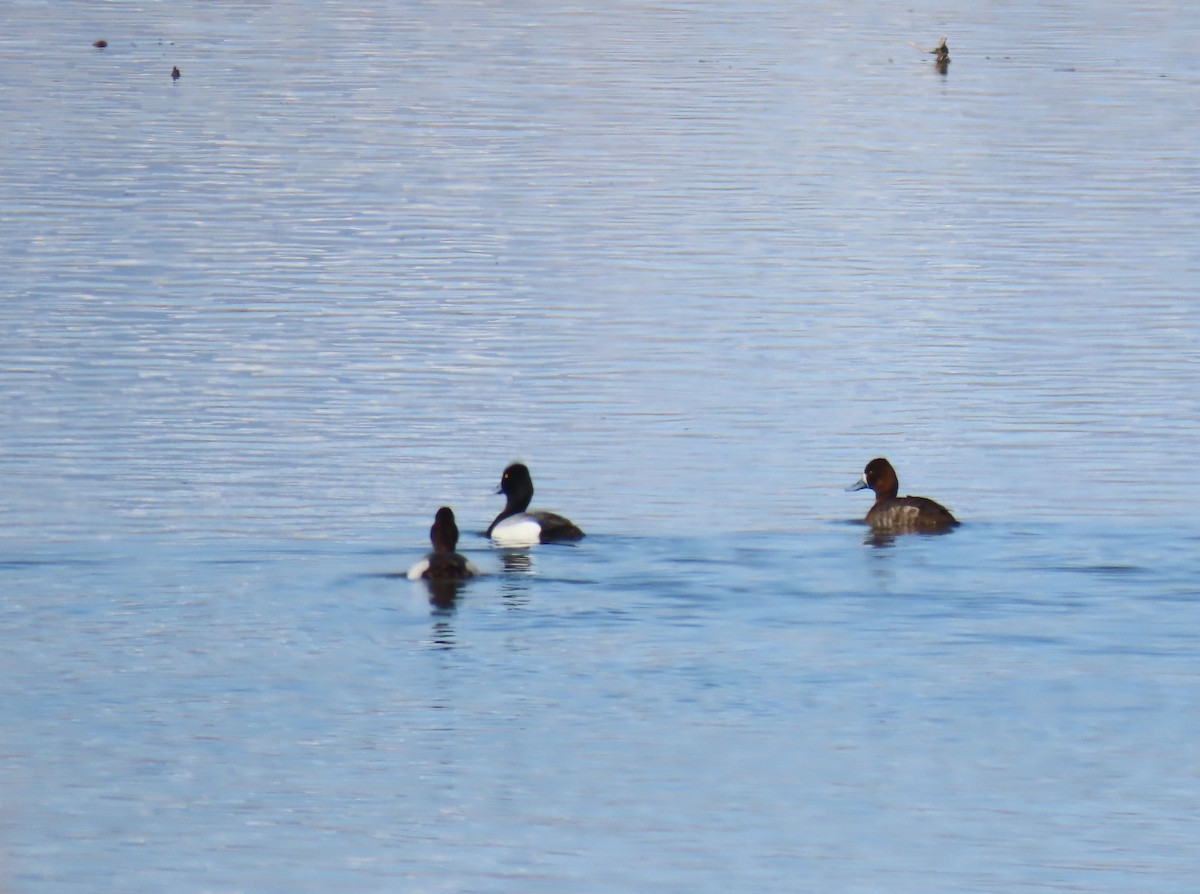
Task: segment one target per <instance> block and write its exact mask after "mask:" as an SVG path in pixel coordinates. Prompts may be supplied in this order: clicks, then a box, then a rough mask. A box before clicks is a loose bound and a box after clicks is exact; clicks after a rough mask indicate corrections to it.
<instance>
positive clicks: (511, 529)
mask: <svg viewBox="0 0 1200 894" xmlns="http://www.w3.org/2000/svg"><path fill="white" fill-rule="evenodd" d="M496 493H498V494H504V495H505V496H506V497H507V498H508V501H507V502H506V503H505V505H504V511H503V512H501V513H500V514H499V515H497V516H496V518H495V519H494V520H493V521H492V523H491V524H490V525H488V529H487V531H486V532H485V533H486V534H487V536H488V537H491V538H492V540H494V541H495V542H496V543H497V544H499V545H500V546H532V545H533V544H535V543H551V542H553V541H555V540H579V539H580V538H581V537H583V531H581V530H580V529H579V528H578V527H576V526H575V525H574V524H573V523H572V522H570V521H569V520H567V519H565V518H563V517H562V516H561V515H556V514H555V513H553V512H544V511H541V510H535V511H532V512H531V511H529V503H530V501H532V500H533V479H532V478H531V477H530V475H529V469H528V467H526V466H525V465H524V463H513V464H512V465H511V466H509V467H508V468H507V469H505V470H504V474H503V475H502V476H501V477H500V487H499V488H498V489H497V491H496Z"/></svg>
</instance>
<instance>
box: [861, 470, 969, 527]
mask: <svg viewBox="0 0 1200 894" xmlns="http://www.w3.org/2000/svg"><path fill="white" fill-rule="evenodd" d="M866 488H870V489H871V490H873V491H874V492H875V505H874V506H872V507H871V509H870V511H869V512H868V513H867V517H866V519H864V521H866V523H867V524H868V525H870V526H871V527H872V528H873V529H874V530H876V531H880V532H884V533H902V532H907V531H921V532H928V533H936V532H942V531H949V530H950V529H951V528H954V527H957V526H958V523H959V522H958V519H956V518H955V517H954V516H953V515H951V514H950V510H949V509H947V508H946V507H945V506H943V505H942V504H941V503H935V502H934V501H933V500H931V499H929V498H928V497H898V496H896V494H897V493H899V491H900V479H899V478H897V477H896V470H895V469H893V468H892V464H891V463H890V462H888V461H887V460H886V459H884V458H883V457H882V456H880V457H877V458H875V459H873V460H871V461H870V462H869V463H867V467H866V468H865V469H863V473H862V477H861V478H859V479H858V481H856V482H855V483H854V484H852V485H850V487H848V488H846V490H864V489H866Z"/></svg>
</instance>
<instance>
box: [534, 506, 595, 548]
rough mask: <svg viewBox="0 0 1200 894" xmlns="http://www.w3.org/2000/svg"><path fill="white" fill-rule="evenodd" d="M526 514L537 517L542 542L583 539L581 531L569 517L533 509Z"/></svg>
mask: <svg viewBox="0 0 1200 894" xmlns="http://www.w3.org/2000/svg"><path fill="white" fill-rule="evenodd" d="M528 514H529V515H532V516H533V517H534V518H535V519H537V523H538V524H539V525H541V528H542V533H541V541H542V543H551V542H553V541H555V540H581V539H583V531H582V530H581V529H580V528H579V527H578V526H576V525H575V523H574V522H572V521H571V520H570V519H567V518H564V517H563V516H561V515H558V514H557V513H554V512H543V511H541V510H535V511H534V512H530V513H528Z"/></svg>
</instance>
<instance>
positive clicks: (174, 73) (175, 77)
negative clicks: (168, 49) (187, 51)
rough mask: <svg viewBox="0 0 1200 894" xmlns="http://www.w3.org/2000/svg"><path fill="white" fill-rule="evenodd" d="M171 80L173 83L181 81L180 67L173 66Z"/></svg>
mask: <svg viewBox="0 0 1200 894" xmlns="http://www.w3.org/2000/svg"><path fill="white" fill-rule="evenodd" d="M171 80H172V81H178V80H179V68H178V66H172V67H171Z"/></svg>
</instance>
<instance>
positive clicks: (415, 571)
mask: <svg viewBox="0 0 1200 894" xmlns="http://www.w3.org/2000/svg"><path fill="white" fill-rule="evenodd" d="M428 570H429V560H428V559H422V560H421V561H420V562H418V563H417V564H416V565H414V566H413V567H412V568H410V569H408V579H409V580H420V579H421V578H422V577H423V576H424V575H425V572H426V571H428Z"/></svg>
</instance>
